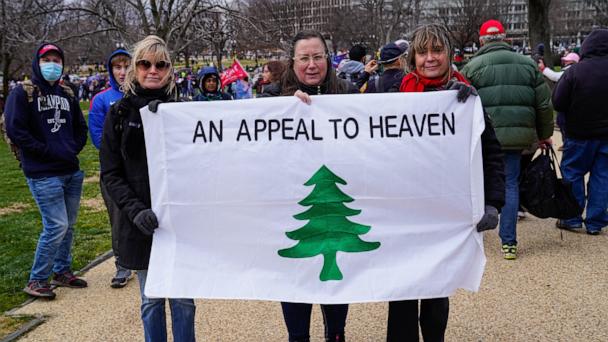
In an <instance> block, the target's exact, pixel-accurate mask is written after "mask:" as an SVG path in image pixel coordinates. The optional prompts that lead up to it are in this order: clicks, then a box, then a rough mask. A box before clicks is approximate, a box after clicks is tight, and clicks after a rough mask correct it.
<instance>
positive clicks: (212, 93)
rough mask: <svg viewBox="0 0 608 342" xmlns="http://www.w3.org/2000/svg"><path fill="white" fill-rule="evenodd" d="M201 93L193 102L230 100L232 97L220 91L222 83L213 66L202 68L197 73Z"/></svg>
mask: <svg viewBox="0 0 608 342" xmlns="http://www.w3.org/2000/svg"><path fill="white" fill-rule="evenodd" d="M198 79H199V80H200V89H201V93H200V94H198V95H197V96H196V97H195V98H194V101H217V100H232V96H230V95H228V94H226V93H224V92H223V91H222V81H221V78H220V74H219V73H218V72H217V69H216V68H215V67H213V66H210V67H204V68H202V69H201V71H199V72H198Z"/></svg>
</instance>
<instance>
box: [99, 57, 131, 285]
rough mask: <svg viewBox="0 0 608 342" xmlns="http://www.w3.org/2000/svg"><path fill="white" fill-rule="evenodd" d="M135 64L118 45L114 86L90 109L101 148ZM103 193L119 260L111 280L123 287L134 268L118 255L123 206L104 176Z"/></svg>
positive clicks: (111, 72) (111, 70)
mask: <svg viewBox="0 0 608 342" xmlns="http://www.w3.org/2000/svg"><path fill="white" fill-rule="evenodd" d="M130 64H131V55H129V53H128V52H127V51H125V50H123V49H118V50H115V51H114V52H112V54H111V55H110V57H109V58H108V65H107V68H108V76H109V78H110V87H109V88H108V89H106V90H104V91H102V92H100V93H98V94H97V95H95V97H93V100H92V101H91V107H90V109H89V132H90V133H91V140H92V141H93V145H95V147H96V148H97V149H98V150H99V147H100V146H101V136H102V133H103V122H104V120H105V117H106V113H108V111H109V110H110V107H111V106H112V105H113V104H114V103H115V102H118V100H120V99H122V95H123V93H122V90H121V86H122V85H123V83H124V81H125V77H126V75H127V69H128V68H129V65H130ZM99 184H100V187H101V195H102V197H103V200H104V202H105V204H106V208H107V209H108V216H109V217H110V225H111V226H112V251H113V252H114V259H115V264H116V274H115V275H114V277H113V278H112V280H111V281H110V286H111V287H112V288H121V287H124V286H125V285H127V282H128V281H129V279H131V276H132V273H131V270H129V269H126V268H124V267H122V266H120V264H119V262H118V259H119V258H120V255H119V253H118V240H119V239H118V234H119V227H118V226H119V224H118V222H120V210H119V209H118V207H117V206H116V204H115V203H114V201H112V200H111V199H110V195H109V194H108V190H107V189H106V186H105V185H104V183H103V182H102V181H101V180H100V182H99Z"/></svg>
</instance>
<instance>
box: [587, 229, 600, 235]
mask: <svg viewBox="0 0 608 342" xmlns="http://www.w3.org/2000/svg"><path fill="white" fill-rule="evenodd" d="M600 233H601V230H588V229H587V234H589V235H600Z"/></svg>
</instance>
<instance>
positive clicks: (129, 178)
mask: <svg viewBox="0 0 608 342" xmlns="http://www.w3.org/2000/svg"><path fill="white" fill-rule="evenodd" d="M136 93H137V94H138V95H132V94H126V95H125V97H123V98H122V99H121V100H120V101H118V102H117V103H115V104H114V105H113V106H112V107H111V108H110V111H109V113H108V115H106V118H105V121H104V126H103V136H102V140H101V149H100V161H101V180H102V182H104V183H105V184H106V187H107V189H108V192H109V194H110V197H111V198H112V200H113V201H114V202H115V203H116V204H117V205H118V207H119V208H120V210H121V215H120V221H119V222H116V224H117V225H118V227H119V229H118V230H119V236H118V252H119V255H120V259H119V263H120V265H121V266H123V267H126V268H128V269H133V270H145V269H148V262H149V260H150V250H151V248H152V236H146V235H144V234H143V233H142V232H141V231H140V230H139V229H138V228H137V227H136V226H135V224H134V223H133V218H135V216H136V215H137V214H138V213H139V212H140V211H142V210H144V209H150V207H151V199H150V179H149V178H148V161H147V159H146V145H145V141H144V129H143V125H142V121H141V116H140V114H139V109H140V108H141V107H145V106H147V105H148V103H149V102H150V101H152V100H161V101H163V102H170V101H173V99H174V98H175V97H174V96H169V95H167V94H166V92H165V90H164V89H159V90H147V89H141V88H137V89H136Z"/></svg>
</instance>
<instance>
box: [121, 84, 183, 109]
mask: <svg viewBox="0 0 608 342" xmlns="http://www.w3.org/2000/svg"><path fill="white" fill-rule="evenodd" d="M134 92H135V94H128V95H127V96H125V97H126V98H128V99H129V101H130V102H131V103H132V104H134V105H135V106H136V107H137V108H141V107H144V106H147V105H148V103H150V101H152V100H161V101H163V102H171V101H172V100H173V99H174V96H172V95H171V94H167V86H165V87H163V88H160V89H146V88H142V87H141V86H140V85H139V84H135V89H134Z"/></svg>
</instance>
